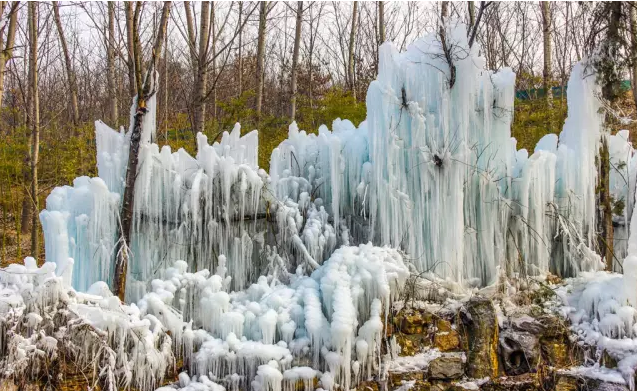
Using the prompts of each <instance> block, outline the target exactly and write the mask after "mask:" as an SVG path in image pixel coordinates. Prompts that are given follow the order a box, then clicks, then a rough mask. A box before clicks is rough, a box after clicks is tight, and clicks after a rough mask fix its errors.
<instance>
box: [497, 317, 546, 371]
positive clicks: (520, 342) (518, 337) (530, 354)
mask: <svg viewBox="0 0 637 391" xmlns="http://www.w3.org/2000/svg"><path fill="white" fill-rule="evenodd" d="M499 340H500V358H501V360H502V364H503V367H504V372H505V373H506V374H507V375H509V376H516V375H522V374H524V373H528V372H531V371H532V370H534V369H535V368H536V366H537V363H538V361H539V358H540V343H539V342H540V338H539V335H537V334H535V335H534V334H532V333H530V332H527V331H518V330H515V329H513V328H507V329H504V330H502V331H500V335H499Z"/></svg>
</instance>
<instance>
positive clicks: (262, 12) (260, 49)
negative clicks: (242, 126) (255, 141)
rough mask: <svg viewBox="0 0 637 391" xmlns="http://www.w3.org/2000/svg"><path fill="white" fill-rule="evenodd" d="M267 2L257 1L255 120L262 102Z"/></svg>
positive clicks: (259, 114) (258, 115) (258, 116)
mask: <svg viewBox="0 0 637 391" xmlns="http://www.w3.org/2000/svg"><path fill="white" fill-rule="evenodd" d="M267 9H268V2H267V1H262V2H260V3H259V36H258V43H257V97H256V107H255V109H256V114H257V121H259V120H260V119H261V106H262V104H263V81H264V78H265V70H264V69H263V66H264V64H265V23H266V17H267Z"/></svg>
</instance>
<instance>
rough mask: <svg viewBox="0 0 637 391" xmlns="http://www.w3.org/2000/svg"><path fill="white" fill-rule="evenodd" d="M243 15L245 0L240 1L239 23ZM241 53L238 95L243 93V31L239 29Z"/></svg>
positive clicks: (238, 57) (239, 57) (238, 66)
mask: <svg viewBox="0 0 637 391" xmlns="http://www.w3.org/2000/svg"><path fill="white" fill-rule="evenodd" d="M242 17H243V1H240V2H239V23H241V18H242ZM237 47H238V49H239V53H238V54H237V68H238V71H237V91H238V93H237V96H241V94H242V93H243V56H242V54H243V53H242V51H243V31H239V44H238V45H237Z"/></svg>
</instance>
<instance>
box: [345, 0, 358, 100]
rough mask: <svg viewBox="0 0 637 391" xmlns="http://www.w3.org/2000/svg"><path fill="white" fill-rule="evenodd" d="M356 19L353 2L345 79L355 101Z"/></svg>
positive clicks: (355, 9) (355, 4)
mask: <svg viewBox="0 0 637 391" xmlns="http://www.w3.org/2000/svg"><path fill="white" fill-rule="evenodd" d="M357 19H358V1H355V2H354V8H353V10H352V29H351V30H350V34H349V53H348V54H349V56H348V61H347V78H348V79H349V80H348V83H349V88H350V91H351V92H352V95H354V99H356V86H355V83H354V49H355V38H356V20H357Z"/></svg>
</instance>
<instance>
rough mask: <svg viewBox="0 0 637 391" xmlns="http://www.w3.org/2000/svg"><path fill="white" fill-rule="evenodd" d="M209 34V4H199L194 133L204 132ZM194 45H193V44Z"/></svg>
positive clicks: (205, 2)
mask: <svg viewBox="0 0 637 391" xmlns="http://www.w3.org/2000/svg"><path fill="white" fill-rule="evenodd" d="M209 32H210V3H209V2H207V1H204V2H203V3H201V15H200V22H199V48H198V49H197V53H196V55H195V56H196V61H195V63H196V65H197V71H196V74H195V91H194V92H195V94H194V97H193V98H194V99H193V101H194V105H193V106H194V112H193V117H194V133H195V134H197V133H198V132H202V133H203V131H204V126H205V118H206V102H205V93H206V87H207V82H208V64H207V60H208V46H209V35H208V34H209ZM193 45H194V44H193Z"/></svg>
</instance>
